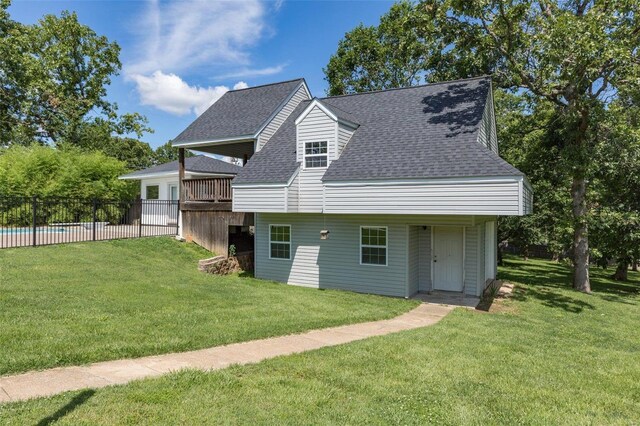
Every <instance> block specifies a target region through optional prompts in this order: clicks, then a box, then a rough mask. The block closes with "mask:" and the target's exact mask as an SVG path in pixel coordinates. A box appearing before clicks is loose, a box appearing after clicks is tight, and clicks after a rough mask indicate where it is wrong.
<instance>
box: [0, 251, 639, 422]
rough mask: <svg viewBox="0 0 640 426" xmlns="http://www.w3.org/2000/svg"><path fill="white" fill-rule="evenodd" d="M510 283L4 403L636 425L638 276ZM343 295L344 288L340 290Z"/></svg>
mask: <svg viewBox="0 0 640 426" xmlns="http://www.w3.org/2000/svg"><path fill="white" fill-rule="evenodd" d="M500 273H501V276H502V278H505V279H508V280H511V281H512V282H516V283H518V285H517V291H516V293H515V296H514V298H513V299H511V300H509V301H508V302H502V303H499V304H494V306H493V307H492V310H493V312H490V313H485V312H478V311H469V310H464V309H458V310H456V311H454V312H453V313H451V314H450V315H449V316H447V317H446V318H444V319H443V320H442V321H441V322H440V323H438V324H437V325H435V326H432V327H427V328H423V329H417V330H413V331H408V332H402V333H397V334H393V335H389V336H385V337H377V338H372V339H367V340H364V341H360V342H355V343H350V344H346V345H342V346H339V347H333V348H325V349H321V350H317V351H313V352H308V353H305V354H300V355H294V356H287V357H280V358H276V359H273V360H268V361H265V362H262V363H260V364H256V365H250V366H236V367H232V368H229V369H226V370H222V371H218V372H212V373H202V372H197V371H185V372H181V373H176V374H172V375H168V376H165V377H162V378H158V379H149V380H142V381H139V382H135V383H132V384H129V385H125V386H117V387H113V388H105V389H101V390H97V391H91V390H88V391H81V392H69V393H66V394H63V395H59V396H56V397H52V398H47V399H39V400H33V401H29V402H24V403H15V404H8V405H4V406H0V423H8V424H29V423H36V422H38V421H44V422H43V423H46V422H51V421H54V420H59V421H60V424H123V423H124V424H133V423H146V424H158V423H160V424H202V423H215V424H218V423H242V424H244V423H254V424H265V423H268V424H301V423H302V424H304V423H314V424H429V423H436V424H544V425H546V424H598V425H599V424H637V423H638V422H640V308H639V306H640V305H639V304H640V294H639V293H640V277H639V276H638V274H637V273H632V274H630V276H631V278H632V280H634V281H633V282H632V283H628V284H619V283H614V282H612V281H609V280H608V279H606V278H605V276H606V274H608V273H611V271H608V272H606V273H605V272H602V271H597V270H594V271H593V287H594V290H595V291H594V294H592V295H584V294H578V293H576V292H573V291H572V290H569V289H568V288H567V286H568V283H569V273H568V270H567V269H566V268H565V267H564V266H561V265H559V264H554V263H551V262H542V261H534V260H530V261H528V262H522V261H516V260H513V259H510V260H508V261H507V266H506V267H505V268H502V269H501V272H500ZM344 296H345V297H346V296H347V295H346V294H345V295H344Z"/></svg>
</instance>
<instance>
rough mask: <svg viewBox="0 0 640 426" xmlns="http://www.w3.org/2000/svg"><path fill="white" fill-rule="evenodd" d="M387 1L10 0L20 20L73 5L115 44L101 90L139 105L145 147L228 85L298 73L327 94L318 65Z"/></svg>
mask: <svg viewBox="0 0 640 426" xmlns="http://www.w3.org/2000/svg"><path fill="white" fill-rule="evenodd" d="M391 4H392V2H390V1H294V0H274V1H261V0H235V1H206V0H172V1H159V0H146V1H133V0H130V1H126V0H118V1H114V0H109V1H106V0H105V1H99V0H93V1H88V0H87V1H55V0H47V1H44V0H41V1H25V0H22V1H21V0H14V3H13V4H12V5H11V7H10V8H9V12H10V14H11V17H12V18H13V19H14V20H16V21H19V22H22V23H25V24H31V23H35V22H37V21H38V19H40V18H41V17H42V16H43V15H45V14H60V12H61V11H63V10H69V11H75V12H76V13H77V14H78V18H79V20H80V22H81V23H83V24H85V25H88V26H89V27H91V28H92V29H93V30H94V31H95V32H96V33H98V34H100V35H104V36H106V37H107V38H109V40H111V41H115V42H117V43H118V44H119V45H120V47H121V49H122V50H121V54H120V60H121V62H122V70H121V72H120V74H119V75H118V76H116V77H114V78H113V80H112V83H111V86H110V87H109V90H108V98H109V100H111V101H114V102H116V103H117V104H118V106H119V111H120V113H125V112H139V113H141V114H143V115H145V116H146V117H147V118H148V119H149V125H150V127H151V128H153V129H154V131H155V132H154V133H152V134H147V135H145V136H144V137H143V138H142V139H143V140H144V141H145V142H148V143H149V144H150V145H151V146H152V147H154V148H155V147H157V146H159V145H162V144H164V143H165V142H167V141H168V140H170V139H173V138H174V137H176V136H177V135H178V134H179V133H180V132H181V131H182V130H184V128H186V127H187V126H188V125H189V124H190V123H191V122H192V121H193V120H194V119H195V118H196V117H197V116H198V115H199V114H201V113H202V112H203V111H205V110H206V109H207V108H208V107H209V106H210V105H211V104H212V103H213V102H215V101H216V100H217V99H219V98H220V96H222V95H223V94H224V93H225V92H226V91H227V90H229V89H233V88H243V87H252V86H258V85H261V84H267V83H273V82H278V81H284V80H290V79H294V78H299V77H304V78H305V79H306V81H307V84H308V85H309V89H310V90H311V93H312V95H314V96H324V95H325V94H326V90H327V83H326V81H324V74H323V72H322V68H323V67H325V66H326V65H327V63H328V61H329V57H330V56H331V55H332V54H333V53H334V52H335V50H336V48H337V46H338V42H339V40H340V39H341V38H343V37H344V34H345V33H346V32H347V31H349V30H351V29H352V28H354V27H355V26H357V25H358V24H360V23H363V24H365V25H375V24H377V23H378V21H379V18H380V16H381V15H382V14H384V13H385V12H386V11H387V10H388V9H389V7H390V6H391Z"/></svg>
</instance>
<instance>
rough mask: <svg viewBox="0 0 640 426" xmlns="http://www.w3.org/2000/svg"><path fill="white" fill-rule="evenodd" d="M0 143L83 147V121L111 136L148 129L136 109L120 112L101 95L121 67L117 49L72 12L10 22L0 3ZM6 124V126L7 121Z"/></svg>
mask: <svg viewBox="0 0 640 426" xmlns="http://www.w3.org/2000/svg"><path fill="white" fill-rule="evenodd" d="M0 1H1V3H0V36H2V37H0V65H1V67H0V95H1V96H0V118H2V125H0V126H2V127H0V132H1V133H0V143H2V144H3V145H9V144H16V142H17V143H19V144H26V143H29V142H30V141H40V142H42V143H50V144H52V145H58V144H63V143H64V144H71V145H81V138H82V132H83V130H84V129H85V128H86V126H87V125H89V124H95V125H98V126H104V125H106V126H108V127H109V131H110V132H112V134H117V135H125V134H135V135H137V136H138V137H141V135H142V134H143V133H145V132H148V131H150V130H151V129H149V128H148V127H147V125H146V124H147V122H146V119H145V118H144V117H143V116H141V115H139V114H136V113H134V114H123V115H119V114H118V106H117V104H115V103H113V102H109V101H108V100H107V99H106V94H107V87H108V86H109V84H110V83H111V78H112V77H113V76H115V75H117V74H118V72H119V70H120V67H121V64H120V60H119V59H118V55H119V52H120V48H119V46H118V45H117V44H116V43H114V42H110V41H109V40H108V39H107V38H106V37H104V36H100V35H98V34H96V33H95V32H94V31H93V30H92V29H91V28H89V27H87V26H86V25H82V24H81V23H80V22H79V21H78V17H77V16H76V14H75V13H69V12H63V13H62V14H61V15H60V16H55V15H46V16H44V17H43V18H42V19H41V20H40V21H38V22H37V23H36V24H33V25H22V24H20V23H17V22H15V21H12V20H11V19H10V17H9V14H8V12H7V8H8V5H9V1H8V0H0ZM5 123H7V124H5Z"/></svg>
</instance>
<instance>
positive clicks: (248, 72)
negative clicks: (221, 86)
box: [216, 64, 286, 79]
mask: <svg viewBox="0 0 640 426" xmlns="http://www.w3.org/2000/svg"><path fill="white" fill-rule="evenodd" d="M285 66H286V65H284V64H282V65H276V66H275V67H267V68H257V69H254V68H246V67H245V68H241V69H239V70H238V71H234V72H230V73H227V74H222V75H219V76H216V78H220V79H225V78H247V77H260V76H265V75H273V74H279V73H281V72H282V70H284V67H285Z"/></svg>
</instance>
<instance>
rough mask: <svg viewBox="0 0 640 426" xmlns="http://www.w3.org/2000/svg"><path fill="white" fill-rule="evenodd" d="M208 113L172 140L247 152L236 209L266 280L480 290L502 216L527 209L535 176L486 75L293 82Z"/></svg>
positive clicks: (387, 291) (235, 96)
mask: <svg viewBox="0 0 640 426" xmlns="http://www.w3.org/2000/svg"><path fill="white" fill-rule="evenodd" d="M238 92H241V93H238ZM276 93H277V94H279V95H275V94H276ZM283 93H288V94H287V95H283ZM229 94H231V95H230V98H228V99H226V100H225V98H226V97H227V96H229ZM271 97H276V98H279V99H282V101H281V102H279V103H278V102H276V101H274V100H273V99H270V98H271ZM220 102H222V105H221V106H218V104H219V103H220ZM272 105H277V106H276V107H275V108H273V109H272V110H271V112H270V113H269V112H268V110H269V108H268V107H267V106H272ZM258 112H259V115H260V116H261V117H266V119H265V120H264V121H262V122H261V123H260V124H259V125H256V123H257V122H259V121H260V119H254V118H253V117H252V116H253V115H254V114H258ZM205 114H207V117H208V118H207V119H206V120H200V118H199V119H198V120H196V121H195V122H194V123H193V124H192V125H191V126H190V129H187V130H189V131H190V132H191V133H192V134H194V135H197V136H193V137H192V138H191V139H190V140H185V139H184V138H179V140H177V141H174V146H178V147H180V148H183V149H184V148H191V149H199V150H200V149H202V150H207V151H208V152H213V153H219V154H223V155H234V156H237V157H240V158H244V159H245V160H247V161H246V165H245V166H244V167H243V169H242V170H241V171H240V172H239V173H238V175H237V176H236V177H235V178H234V179H233V181H232V188H233V200H232V210H233V212H237V213H245V214H250V213H255V218H254V222H255V275H256V276H257V277H259V278H265V279H271V280H276V281H282V282H285V283H289V284H295V285H302V286H309V287H315V288H338V289H345V290H352V291H358V292H366V293H376V294H382V295H389V296H400V297H410V296H412V295H414V294H416V293H418V292H429V291H432V290H445V291H451V292H461V293H463V294H466V295H474V296H479V295H480V294H481V293H482V291H483V290H484V289H485V288H486V286H487V285H488V283H490V282H491V280H493V279H494V278H495V276H496V263H497V241H496V240H497V228H496V222H497V217H498V216H508V215H525V214H527V213H530V212H531V208H532V201H533V192H532V189H531V185H530V184H529V182H528V181H527V179H526V177H525V176H524V174H523V173H522V172H520V171H519V170H517V169H516V168H514V167H513V166H511V165H510V164H508V163H507V162H506V161H504V160H503V159H502V158H500V156H499V146H498V140H497V132H496V123H495V118H494V109H493V96H492V87H491V80H490V78H488V77H481V78H473V79H466V80H459V81H452V82H444V83H438V84H428V85H423V86H415V87H410V88H401V89H392V90H383V91H375V92H367V93H362V94H353V95H344V96H335V97H327V98H311V96H310V95H309V91H308V89H307V88H306V84H305V82H304V80H294V81H291V82H284V83H278V84H272V85H266V86H259V87H254V88H251V89H243V90H241V91H234V92H229V93H228V94H226V95H224V96H223V97H222V98H221V99H220V100H219V101H218V102H217V103H215V104H214V105H212V107H211V108H210V109H209V110H208V111H207V112H206V113H205ZM245 116H251V117H252V118H251V120H250V123H247V122H245V121H244V118H245ZM201 118H202V117H201ZM199 120H200V123H198V122H199ZM204 123H206V125H203V124H204Z"/></svg>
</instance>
